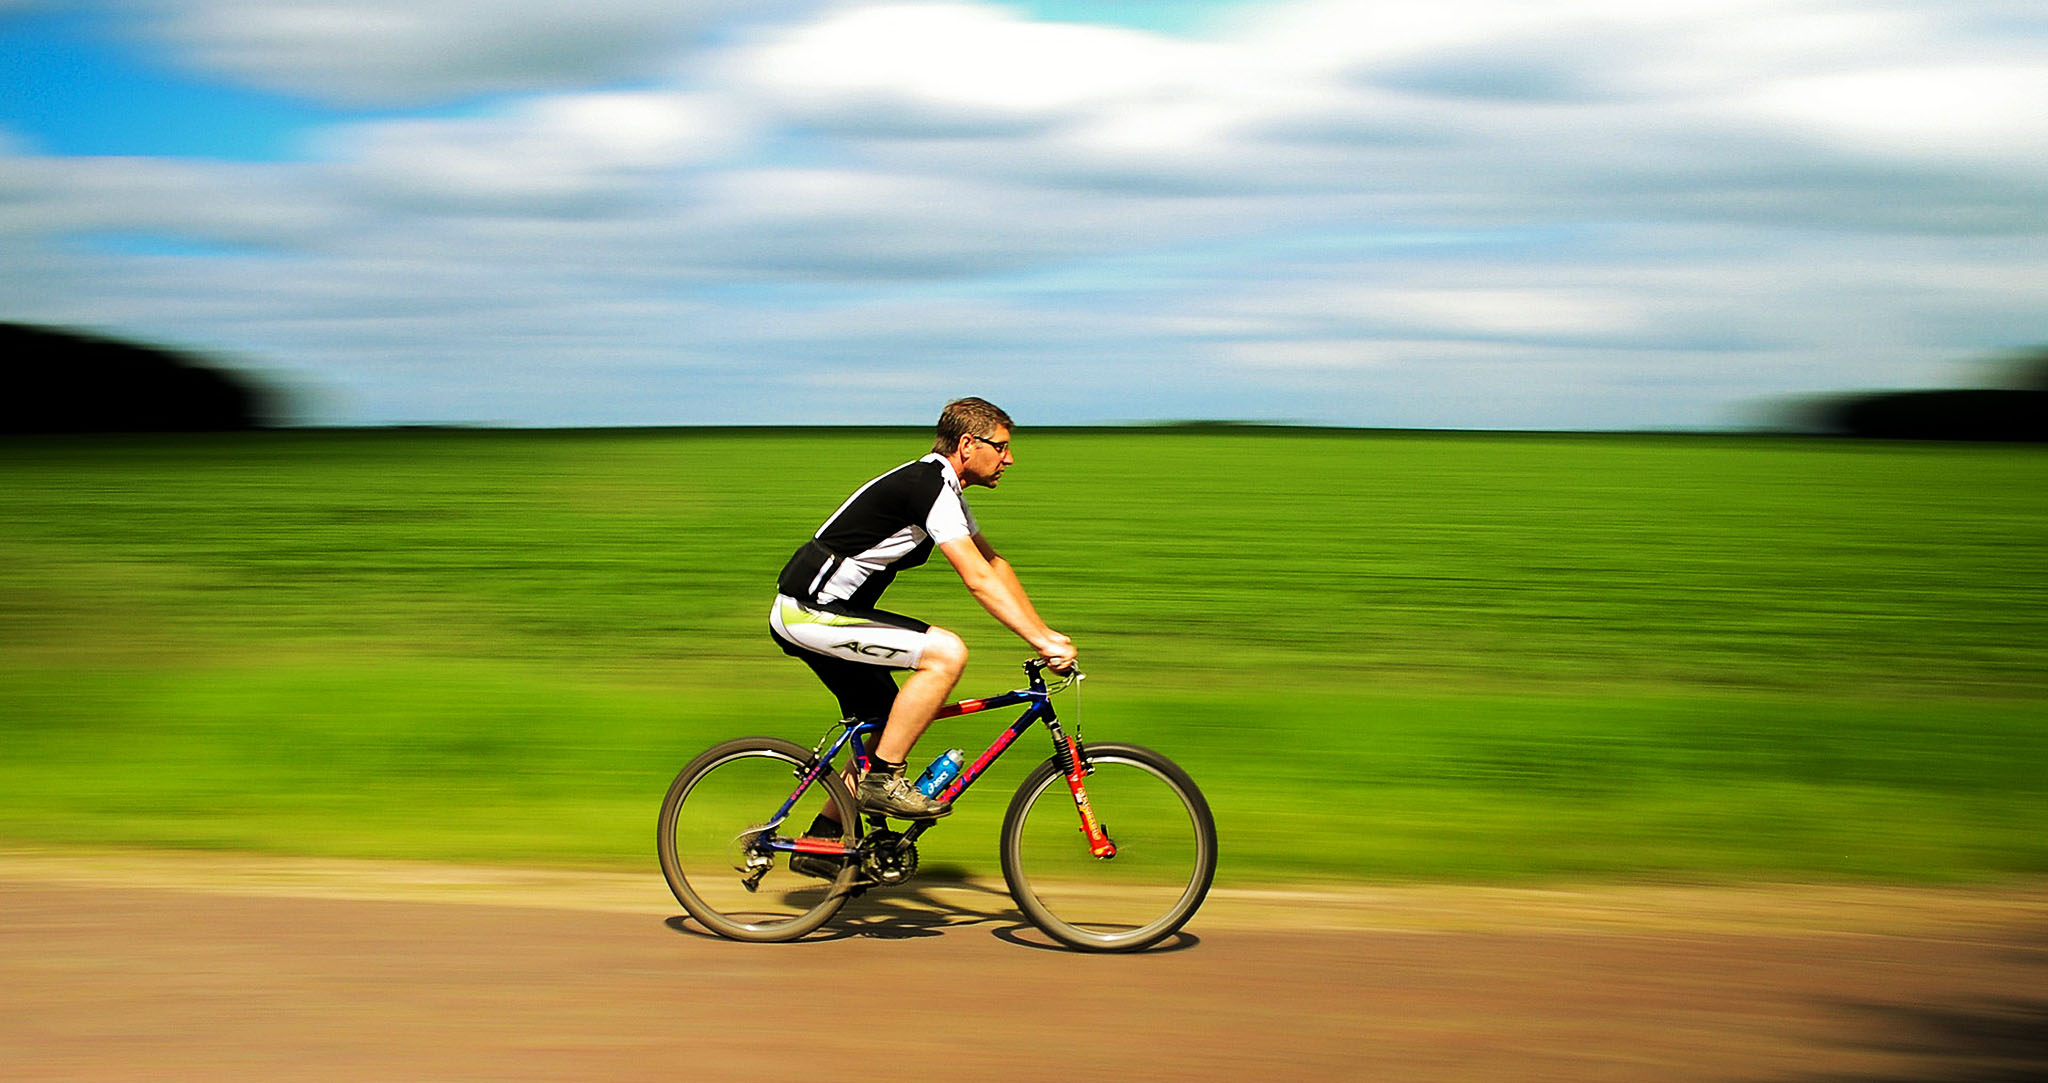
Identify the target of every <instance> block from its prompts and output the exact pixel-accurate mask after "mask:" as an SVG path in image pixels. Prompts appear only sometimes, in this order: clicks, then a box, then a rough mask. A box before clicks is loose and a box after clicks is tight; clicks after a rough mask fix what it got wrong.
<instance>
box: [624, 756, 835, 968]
mask: <svg viewBox="0 0 2048 1083" xmlns="http://www.w3.org/2000/svg"><path fill="white" fill-rule="evenodd" d="M810 763H811V750H810V749H807V748H805V747H803V746H802V745H799V744H797V743H795V742H793V741H786V740H783V739H781V738H779V737H741V738H737V739H735V740H731V741H726V742H724V743H723V744H719V745H715V746H713V747H712V748H709V749H706V750H705V751H704V752H703V753H702V754H700V755H698V756H697V758H696V759H694V760H691V761H690V763H689V765H688V766H686V767H684V768H683V769H682V771H680V772H678V773H677V775H676V778H675V781H674V782H672V783H670V784H669V788H668V794H667V795H666V796H665V797H664V798H663V799H662V802H661V816H660V819H659V821H658V823H657V825H656V836H655V852H656V853H657V854H658V855H659V856H660V858H661V873H662V875H663V876H664V877H666V878H667V880H668V886H669V890H670V891H672V892H674V893H675V897H676V901H677V902H680V903H682V904H683V909H684V910H686V911H688V912H689V914H690V916H691V917H692V918H695V919H696V920H697V923H698V924H700V925H702V926H703V927H704V928H706V929H708V930H710V931H711V932H714V933H717V934H718V935H719V936H723V937H726V938H728V939H732V940H747V941H753V942H757V943H760V942H775V941H783V940H795V939H797V938H798V937H801V936H805V935H808V934H810V933H812V932H814V931H816V930H817V929H818V928H819V927H820V926H822V925H824V924H825V923H826V922H827V921H830V920H832V916H833V915H834V914H837V913H838V912H839V908H840V907H842V906H844V905H845V904H846V900H847V897H848V892H849V890H850V889H851V887H852V885H853V880H854V874H855V871H856V870H855V868H854V865H853V863H852V862H847V863H845V865H844V867H843V868H841V869H840V871H839V875H838V877H837V878H836V879H834V880H830V881H827V880H822V879H816V878H813V877H808V876H803V875H801V874H799V873H797V872H796V871H795V870H793V869H791V868H790V867H789V855H788V854H786V853H777V852H770V851H766V850H763V849H762V848H759V847H756V846H752V845H750V843H751V841H752V839H751V836H752V835H753V834H754V833H755V832H757V831H758V830H760V829H761V828H762V827H763V826H764V824H763V821H764V820H765V819H766V818H767V817H769V816H772V815H773V814H774V812H775V810H776V809H777V808H779V807H780V806H781V804H782V802H783V801H784V800H785V799H787V798H788V797H789V794H790V792H791V791H792V790H794V789H795V788H796V780H797V777H798V775H799V774H801V772H802V771H803V770H804V769H805V768H807V767H808V766H809V765H810ZM821 795H822V796H821ZM826 807H830V808H831V809H832V810H833V811H834V812H835V813H836V814H837V818H838V820H839V823H840V824H841V825H842V826H843V828H844V832H845V833H844V834H843V835H842V836H841V840H840V841H842V842H844V843H845V844H846V845H848V846H851V845H853V842H854V838H855V834H854V833H855V831H856V830H857V829H858V821H857V819H856V810H855V806H854V801H853V794H852V792H851V791H849V790H848V789H847V787H846V783H845V782H844V781H842V780H841V779H840V777H839V775H838V774H837V773H836V772H832V773H828V774H826V775H825V776H824V777H823V778H820V779H819V780H818V781H817V782H815V783H813V784H812V785H811V787H810V789H809V790H808V791H806V793H805V794H804V797H803V799H802V800H801V801H800V802H799V803H798V804H797V805H796V807H795V808H793V809H792V810H791V811H790V813H789V816H788V818H787V819H786V820H785V821H784V822H783V823H782V824H780V825H778V826H777V827H776V828H775V831H776V833H777V834H780V835H782V836H785V837H793V836H796V835H798V834H800V833H801V832H803V831H804V829H805V828H807V827H808V826H809V825H810V823H811V818H812V816H813V815H815V814H816V813H817V812H818V811H819V810H821V809H823V808H826ZM749 861H751V862H757V863H760V864H759V870H760V873H759V875H757V876H755V877H753V884H752V886H751V887H749V886H748V885H747V883H746V881H747V879H748V877H747V876H746V871H747V868H746V867H744V863H746V862H749Z"/></svg>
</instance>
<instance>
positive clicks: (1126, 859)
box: [1001, 742, 1216, 952]
mask: <svg viewBox="0 0 2048 1083" xmlns="http://www.w3.org/2000/svg"><path fill="white" fill-rule="evenodd" d="M1083 756H1084V758H1085V759H1086V760H1087V761H1088V763H1089V766H1090V767H1091V769H1092V771H1091V773H1090V774H1089V775H1088V778H1087V783H1086V785H1087V790H1088V798H1089V805H1090V807H1091V808H1092V810H1093V811H1094V813H1095V816H1096V818H1097V820H1098V821H1099V822H1100V823H1101V824H1102V826H1103V829H1104V830H1105V831H1107V832H1108V833H1109V835H1110V837H1111V838H1112V839H1113V840H1114V841H1115V842H1116V844H1117V856H1115V857H1112V858H1107V859H1104V858H1096V857H1093V856H1091V855H1090V854H1089V851H1088V843H1087V838H1086V836H1085V834H1083V833H1082V830H1081V827H1080V817H1079V814H1078V813H1077V811H1076V810H1075V807H1074V801H1073V797H1072V794H1071V793H1070V791H1069V790H1068V788H1067V787H1066V786H1065V785H1064V783H1065V781H1066V775H1065V772H1064V771H1063V770H1062V769H1061V767H1060V764H1059V762H1058V760H1057V758H1048V759H1047V760H1046V761H1045V762H1044V763H1041V764H1039V765H1038V766H1037V767H1034V768H1032V770H1031V773H1030V774H1029V775H1027V776H1025V779H1024V782H1023V784H1022V785H1020V786H1019V787H1018V788H1017V792H1016V794H1015V795H1014V796H1013V797H1012V798H1011V799H1010V808H1009V811H1008V812H1007V813H1006V814H1005V815H1004V816H1003V832H1002V850H1001V857H1002V867H1003V879H1004V880H1005V881H1007V882H1008V884H1009V887H1010V897H1011V898H1012V899H1013V900H1014V901H1015V902H1016V904H1017V908H1018V909H1019V910H1020V911H1022V912H1023V914H1024V916H1025V918H1026V919H1028V920H1029V921H1030V922H1031V923H1032V924H1033V925H1035V926H1037V927H1038V928H1039V929H1040V930H1042V931H1043V932H1044V933H1045V934H1046V935H1047V936H1050V937H1052V938H1053V939H1054V940H1057V941H1059V942H1060V943H1062V944H1065V945H1066V946H1068V947H1070V948H1075V949H1077V950H1080V951H1091V952H1125V951H1138V950H1141V949H1143V948H1148V947H1151V946H1152V945H1153V944H1156V943H1158V942H1159V941H1161V940H1164V939H1165V938H1167V937H1169V936H1172V935H1173V934H1174V933H1177V932H1179V931H1180V928H1181V926H1183V925H1185V924H1186V923H1187V921H1188V919H1189V918H1191V917H1193V916H1194V914H1195V911H1196V910H1197V909H1198V908H1200V906H1201V905H1202V900H1203V899H1204V898H1206V897H1207V896H1208V893H1209V885H1210V883H1211V882H1212V881H1214V879H1215V877H1216V821H1215V818H1214V817H1213V816H1211V814H1210V812H1209V803H1208V801H1207V799H1206V798H1204V797H1203V796H1202V791H1201V789H1200V788H1199V787H1197V786H1196V785H1195V783H1194V780H1193V779H1191V778H1189V777H1188V774H1187V772H1185V771H1183V770H1181V769H1180V767H1179V766H1178V765H1176V764H1175V763H1174V762H1173V761H1172V760H1169V759H1167V758H1166V757H1165V756H1162V755H1160V754H1159V753H1157V752H1154V751H1152V750H1151V749H1148V748H1143V747H1140V746H1138V745H1127V744H1112V743H1107V742H1105V743H1102V744H1089V745H1085V746H1083Z"/></svg>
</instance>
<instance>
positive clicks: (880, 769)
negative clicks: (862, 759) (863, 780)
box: [868, 756, 903, 775]
mask: <svg viewBox="0 0 2048 1083" xmlns="http://www.w3.org/2000/svg"><path fill="white" fill-rule="evenodd" d="M868 773H869V774H875V775H900V774H902V773H903V765H902V764H900V763H890V762H889V761H888V760H885V759H883V758H882V757H880V756H870V757H868Z"/></svg>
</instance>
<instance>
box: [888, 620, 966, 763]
mask: <svg viewBox="0 0 2048 1083" xmlns="http://www.w3.org/2000/svg"><path fill="white" fill-rule="evenodd" d="M926 636H927V639H926V641H925V648H924V655H923V656H922V657H920V658H919V659H918V662H917V668H916V669H913V670H911V671H910V676H908V677H905V678H904V679H903V685H902V687H900V688H898V689H897V690H896V702H895V703H894V704H893V705H891V706H890V708H889V723H888V725H886V726H884V727H883V728H882V739H881V740H879V741H877V742H875V749H874V754H875V755H876V756H877V757H878V758H880V759H882V760H884V761H887V762H889V763H893V764H901V763H905V762H907V761H908V760H909V758H910V749H911V747H912V746H914V745H916V744H917V739H918V738H920V737H922V736H924V731H925V730H926V729H928V728H930V726H931V724H932V716H933V715H935V714H938V713H939V708H940V707H943V706H945V705H946V699H947V697H949V696H951V695H952V694H953V689H954V688H955V687H956V686H958V685H959V683H960V674H961V673H962V672H963V671H964V670H966V668H967V644H965V643H962V642H961V641H960V637H959V636H956V635H954V634H953V633H951V632H949V631H947V630H945V629H944V628H933V629H932V630H931V631H929V632H927V633H926Z"/></svg>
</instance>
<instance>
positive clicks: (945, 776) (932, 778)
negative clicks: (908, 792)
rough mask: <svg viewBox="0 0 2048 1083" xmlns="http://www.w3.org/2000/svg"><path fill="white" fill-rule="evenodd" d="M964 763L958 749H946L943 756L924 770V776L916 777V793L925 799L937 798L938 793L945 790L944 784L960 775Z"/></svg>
mask: <svg viewBox="0 0 2048 1083" xmlns="http://www.w3.org/2000/svg"><path fill="white" fill-rule="evenodd" d="M965 762H966V760H965V759H964V758H963V757H962V756H961V755H960V750H959V749H957V748H949V749H947V750H946V754H945V755H943V756H940V757H939V758H938V759H935V760H933V761H932V765H931V766H930V767H927V768H925V769H924V774H921V775H919V776H917V792H919V793H921V794H923V795H925V796H926V797H937V796H938V795H939V791H941V790H943V789H945V788H946V784H947V783H949V782H951V781H953V778H954V776H956V775H958V774H959V773H960V765H961V764H962V763H965Z"/></svg>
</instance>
